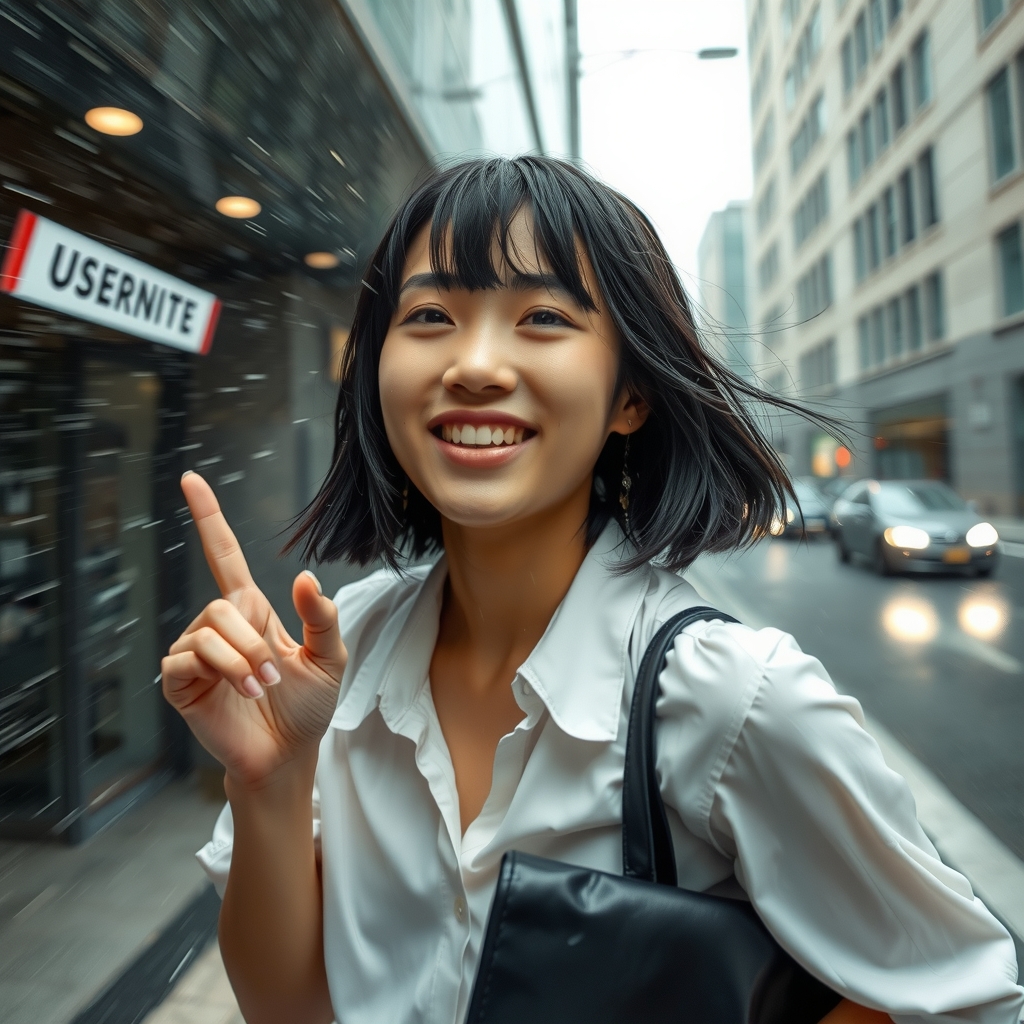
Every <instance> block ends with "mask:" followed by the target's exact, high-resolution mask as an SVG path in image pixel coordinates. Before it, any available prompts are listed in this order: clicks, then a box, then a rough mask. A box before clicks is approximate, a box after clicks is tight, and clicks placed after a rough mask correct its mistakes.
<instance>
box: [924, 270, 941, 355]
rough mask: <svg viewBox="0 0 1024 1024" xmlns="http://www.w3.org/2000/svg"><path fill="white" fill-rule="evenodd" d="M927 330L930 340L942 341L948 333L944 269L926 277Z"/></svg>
mask: <svg viewBox="0 0 1024 1024" xmlns="http://www.w3.org/2000/svg"><path fill="white" fill-rule="evenodd" d="M924 312H925V317H924V321H925V330H926V331H927V332H928V340H929V341H941V340H942V339H943V338H944V337H945V334H946V310H945V301H944V297H943V289H942V271H941V270H936V271H935V272H934V273H932V274H929V275H928V276H927V277H926V278H925V279H924Z"/></svg>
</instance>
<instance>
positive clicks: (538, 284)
mask: <svg viewBox="0 0 1024 1024" xmlns="http://www.w3.org/2000/svg"><path fill="white" fill-rule="evenodd" d="M458 287H460V285H459V283H458V281H456V280H455V278H454V277H452V276H450V275H447V274H434V273H429V274H413V275H412V276H411V277H409V278H407V279H406V280H405V282H404V283H403V284H402V287H401V289H400V290H399V293H398V294H399V295H402V294H403V293H404V292H407V291H409V290H410V289H412V288H435V289H436V290H437V291H442V292H443V291H451V290H452V289H453V288H458ZM501 287H505V288H511V289H512V290H513V291H517V292H529V291H548V292H559V293H561V294H562V295H566V296H568V297H569V298H572V294H571V293H570V291H569V289H568V288H566V287H565V285H564V284H562V282H561V281H560V280H559V278H558V276H557V275H555V274H520V273H517V274H514V275H513V276H512V279H511V281H509V282H508V283H503V284H502V285H501Z"/></svg>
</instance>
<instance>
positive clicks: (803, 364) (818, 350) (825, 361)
mask: <svg viewBox="0 0 1024 1024" xmlns="http://www.w3.org/2000/svg"><path fill="white" fill-rule="evenodd" d="M835 382H836V342H835V338H829V339H828V341H823V342H822V343H821V344H820V345H815V346H814V348H811V349H808V350H807V351H806V352H805V353H804V354H803V355H802V356H801V357H800V387H801V388H803V389H804V390H809V389H811V388H821V387H827V386H828V385H830V384H835Z"/></svg>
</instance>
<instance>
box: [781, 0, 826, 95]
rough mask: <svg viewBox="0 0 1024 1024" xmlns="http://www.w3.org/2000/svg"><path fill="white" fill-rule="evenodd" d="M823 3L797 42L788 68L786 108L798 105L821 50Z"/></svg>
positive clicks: (811, 17) (814, 12)
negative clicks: (798, 97)
mask: <svg viewBox="0 0 1024 1024" xmlns="http://www.w3.org/2000/svg"><path fill="white" fill-rule="evenodd" d="M821 44H822V32H821V5H820V4H819V5H818V6H816V7H815V8H814V10H813V12H812V13H811V16H810V18H809V19H808V21H807V25H806V26H805V27H804V30H803V32H801V33H800V39H799V41H798V42H797V44H796V51H795V53H794V54H793V63H792V64H790V66H789V67H788V68H787V70H786V80H785V86H784V92H785V97H786V109H787V110H792V109H793V107H794V106H795V105H796V100H797V96H799V95H800V90H801V89H802V88H803V84H804V82H805V81H807V76H808V75H809V74H810V73H811V68H812V67H814V62H815V60H816V59H817V57H818V54H819V53H820V52H821Z"/></svg>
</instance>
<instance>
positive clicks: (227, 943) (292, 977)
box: [220, 761, 334, 1024]
mask: <svg viewBox="0 0 1024 1024" xmlns="http://www.w3.org/2000/svg"><path fill="white" fill-rule="evenodd" d="M314 769H315V761H313V762H312V763H310V764H308V765H303V766H301V767H299V768H296V769H295V770H294V771H293V772H291V773H290V774H288V775H287V776H285V777H282V778H280V779H277V780H275V781H274V782H273V783H272V784H271V785H268V786H266V787H263V788H262V789H261V790H260V791H259V792H251V791H247V790H245V789H244V788H243V787H241V786H239V785H237V784H233V783H232V780H231V778H230V776H229V777H228V778H227V779H226V780H225V789H226V791H227V796H228V800H229V801H230V803H231V814H232V818H233V821H234V830H235V835H234V848H233V851H232V857H231V870H230V874H229V876H228V882H227V888H226V890H225V893H224V904H223V906H222V908H221V913H220V946H221V953H222V955H223V958H224V965H225V967H226V969H227V972H228V976H229V978H230V979H231V984H232V987H233V988H234V990H235V995H236V997H237V999H238V1004H239V1007H240V1009H241V1010H242V1013H243V1015H244V1017H245V1019H246V1021H247V1022H248V1024H263V1022H267V1024H288V1022H295V1024H328V1022H330V1021H331V1020H333V1018H334V1014H333V1011H332V1009H331V1003H330V996H329V993H328V989H327V975H326V971H325V968H324V952H323V896H322V888H321V883H320V877H319V873H318V871H317V865H316V857H315V853H314V847H313V812H312V790H313V772H314Z"/></svg>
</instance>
